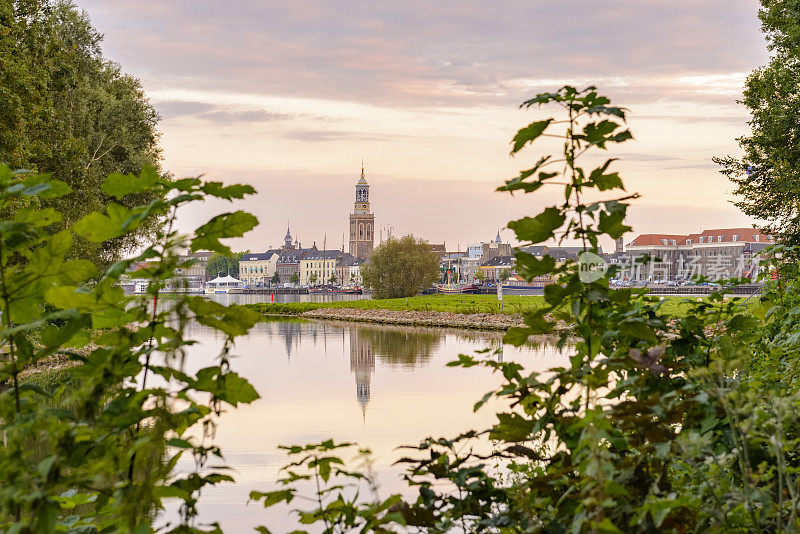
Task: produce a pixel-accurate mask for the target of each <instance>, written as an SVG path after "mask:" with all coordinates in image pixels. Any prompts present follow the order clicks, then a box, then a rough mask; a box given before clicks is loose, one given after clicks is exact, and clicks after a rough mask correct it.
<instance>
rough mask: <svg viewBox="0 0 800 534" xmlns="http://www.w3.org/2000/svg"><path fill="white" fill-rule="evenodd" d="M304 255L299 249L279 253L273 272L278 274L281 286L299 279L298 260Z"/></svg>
mask: <svg viewBox="0 0 800 534" xmlns="http://www.w3.org/2000/svg"><path fill="white" fill-rule="evenodd" d="M304 254H305V251H303V250H301V249H292V250H284V251H282V252H281V253H280V255H279V256H278V260H277V261H276V262H275V270H276V271H277V272H278V278H279V279H280V283H281V284H286V283H289V282H293V281H297V280H299V279H300V259H301V258H302V257H303V256H304ZM293 278H294V280H293Z"/></svg>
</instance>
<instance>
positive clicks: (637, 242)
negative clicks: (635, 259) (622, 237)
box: [628, 234, 686, 247]
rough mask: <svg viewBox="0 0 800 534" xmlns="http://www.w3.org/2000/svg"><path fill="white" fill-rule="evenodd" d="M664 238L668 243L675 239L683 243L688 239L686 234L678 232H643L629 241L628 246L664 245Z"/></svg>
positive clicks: (676, 241) (678, 242)
mask: <svg viewBox="0 0 800 534" xmlns="http://www.w3.org/2000/svg"><path fill="white" fill-rule="evenodd" d="M662 239H666V240H667V242H668V243H669V242H670V241H672V240H673V239H674V240H675V243H676V244H683V241H685V240H686V236H685V235H678V234H642V235H639V236H636V239H634V240H633V241H631V242H630V243H628V246H629V247H631V246H633V247H643V246H645V247H646V246H649V245H663V244H664V243H663V242H662V241H661V240H662ZM669 244H671V243H669Z"/></svg>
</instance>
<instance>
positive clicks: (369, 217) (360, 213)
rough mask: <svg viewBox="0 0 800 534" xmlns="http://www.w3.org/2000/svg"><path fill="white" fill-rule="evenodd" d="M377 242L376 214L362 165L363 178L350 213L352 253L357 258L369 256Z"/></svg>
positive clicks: (359, 183)
mask: <svg viewBox="0 0 800 534" xmlns="http://www.w3.org/2000/svg"><path fill="white" fill-rule="evenodd" d="M374 244H375V215H374V214H373V213H371V212H370V208H369V184H368V183H367V179H366V178H364V166H363V165H362V166H361V178H359V180H358V183H356V201H355V204H354V207H353V213H351V214H350V254H352V255H353V256H355V257H356V258H368V257H369V255H370V254H372V247H373V246H374Z"/></svg>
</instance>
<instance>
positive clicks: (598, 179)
mask: <svg viewBox="0 0 800 534" xmlns="http://www.w3.org/2000/svg"><path fill="white" fill-rule="evenodd" d="M615 159H616V158H611V159H609V160H607V161H606V162H605V163H604V164H603V166H602V167H598V168H597V169H594V170H593V171H592V172H591V173H590V174H589V182H590V183H592V184H594V186H595V187H597V189H599V190H600V191H609V190H611V189H622V190H624V189H625V187H624V186H623V185H622V178H620V177H619V173H616V172H612V173H609V174H605V172H606V170H607V169H608V167H609V165H611V163H612V162H613V161H615Z"/></svg>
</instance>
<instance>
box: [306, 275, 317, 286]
mask: <svg viewBox="0 0 800 534" xmlns="http://www.w3.org/2000/svg"><path fill="white" fill-rule="evenodd" d="M308 281H309V282H311V285H312V286H313V285H314V284H316V283H317V273H311V276H309V277H308Z"/></svg>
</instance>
